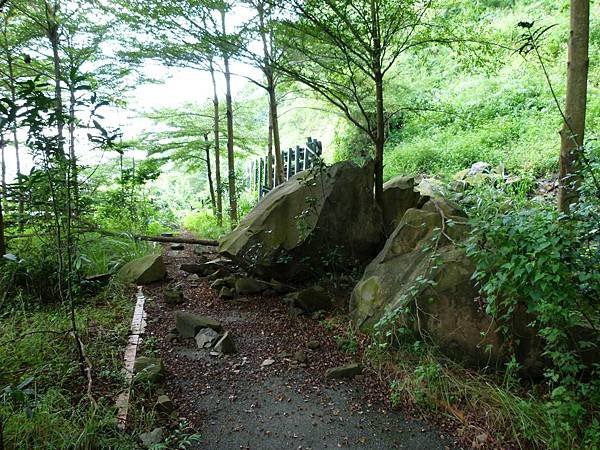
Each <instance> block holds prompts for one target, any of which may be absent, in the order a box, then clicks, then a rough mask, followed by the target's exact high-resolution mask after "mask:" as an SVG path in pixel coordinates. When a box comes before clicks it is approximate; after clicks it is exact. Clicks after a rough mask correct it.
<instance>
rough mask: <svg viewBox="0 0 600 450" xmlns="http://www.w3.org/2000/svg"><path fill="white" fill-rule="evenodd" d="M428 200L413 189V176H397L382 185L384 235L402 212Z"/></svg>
mask: <svg viewBox="0 0 600 450" xmlns="http://www.w3.org/2000/svg"><path fill="white" fill-rule="evenodd" d="M427 200H429V197H422V196H421V194H420V193H419V192H418V191H416V190H415V177H404V176H398V177H395V178H392V179H391V180H390V181H388V182H387V183H385V184H384V185H383V206H382V208H383V226H384V228H385V234H386V236H389V235H390V234H391V233H392V231H394V230H395V229H396V227H397V226H398V224H399V223H400V220H401V219H402V217H403V216H404V213H405V212H406V211H408V210H409V209H410V208H418V207H419V206H422V204H423V203H425V202H426V201H427Z"/></svg>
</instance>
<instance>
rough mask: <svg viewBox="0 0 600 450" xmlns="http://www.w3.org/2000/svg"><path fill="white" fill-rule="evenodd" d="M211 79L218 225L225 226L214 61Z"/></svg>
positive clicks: (211, 66)
mask: <svg viewBox="0 0 600 450" xmlns="http://www.w3.org/2000/svg"><path fill="white" fill-rule="evenodd" d="M209 67H210V77H211V79H212V86H213V107H214V130H213V133H214V137H215V182H216V185H217V186H216V214H217V225H218V226H220V227H222V226H223V195H222V194H223V189H222V185H221V143H220V139H219V137H220V131H219V93H218V91H217V80H216V79H215V69H214V67H213V62H212V59H210V60H209Z"/></svg>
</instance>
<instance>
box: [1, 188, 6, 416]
mask: <svg viewBox="0 0 600 450" xmlns="http://www.w3.org/2000/svg"><path fill="white" fill-rule="evenodd" d="M4 195H5V191H2V199H1V200H0V258H2V255H4V254H6V239H5V238H4V214H3V212H2V203H4ZM1 420H2V417H0V421H1Z"/></svg>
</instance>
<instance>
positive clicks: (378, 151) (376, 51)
mask: <svg viewBox="0 0 600 450" xmlns="http://www.w3.org/2000/svg"><path fill="white" fill-rule="evenodd" d="M371 19H372V32H373V75H374V79H375V110H376V125H377V128H376V132H375V139H374V142H375V201H376V202H377V203H378V204H379V205H380V206H382V205H383V147H384V145H385V116H384V103H383V73H382V69H381V53H382V51H381V37H380V35H379V30H380V28H379V17H378V11H377V9H376V6H375V0H371Z"/></svg>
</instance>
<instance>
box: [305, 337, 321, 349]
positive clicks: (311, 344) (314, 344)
mask: <svg viewBox="0 0 600 450" xmlns="http://www.w3.org/2000/svg"><path fill="white" fill-rule="evenodd" d="M307 346H308V348H310V349H311V350H317V349H318V348H319V347H320V346H321V343H320V342H319V341H317V340H316V339H312V340H310V341H308V345H307Z"/></svg>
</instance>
